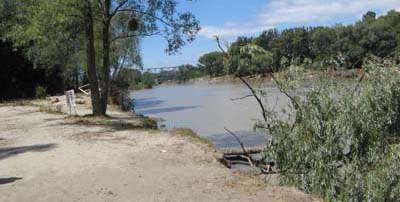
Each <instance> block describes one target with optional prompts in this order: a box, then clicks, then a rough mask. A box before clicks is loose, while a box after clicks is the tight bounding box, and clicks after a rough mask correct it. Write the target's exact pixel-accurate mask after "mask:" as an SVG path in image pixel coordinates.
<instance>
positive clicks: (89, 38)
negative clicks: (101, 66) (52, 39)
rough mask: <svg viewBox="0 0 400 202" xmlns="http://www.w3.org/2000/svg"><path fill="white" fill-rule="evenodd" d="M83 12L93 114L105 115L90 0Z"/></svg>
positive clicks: (86, 2)
mask: <svg viewBox="0 0 400 202" xmlns="http://www.w3.org/2000/svg"><path fill="white" fill-rule="evenodd" d="M82 14H83V16H84V21H85V35H86V57H87V58H86V60H87V74H88V79H89V83H90V90H91V93H90V95H91V98H92V110H93V115H103V114H105V113H103V110H102V106H101V99H100V93H99V84H98V82H97V73H96V50H95V47H94V33H93V13H92V7H91V5H90V1H85V5H84V6H83V8H82Z"/></svg>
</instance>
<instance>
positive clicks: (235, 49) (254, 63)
mask: <svg viewBox="0 0 400 202" xmlns="http://www.w3.org/2000/svg"><path fill="white" fill-rule="evenodd" d="M220 45H222V44H220ZM225 48H226V50H224V51H225V54H224V53H223V52H219V51H214V52H210V53H206V54H204V55H202V56H201V57H200V58H199V59H198V64H197V65H196V66H192V65H182V66H180V70H179V71H162V72H158V73H154V74H153V75H154V78H159V82H161V83H162V82H164V81H166V80H174V81H177V82H185V81H186V80H188V79H191V78H196V77H201V76H211V77H218V76H224V75H232V76H248V75H254V74H261V75H264V74H266V73H268V71H273V72H279V71H281V70H282V69H284V68H286V67H288V66H290V65H295V66H303V67H305V69H307V70H325V69H327V68H332V69H335V70H338V69H353V68H361V67H362V66H363V61H364V59H366V58H369V57H371V56H373V57H379V58H392V60H393V61H395V62H396V63H399V62H400V12H397V11H394V10H392V11H389V12H388V13H387V14H386V15H383V16H380V17H377V16H376V14H375V13H374V12H367V13H366V14H365V15H364V16H363V18H362V20H361V21H358V22H356V23H355V24H352V25H346V26H345V25H335V26H332V27H298V28H290V29H284V30H282V31H278V30H276V29H271V30H266V31H264V32H262V33H261V34H260V35H259V36H257V37H254V38H253V37H239V38H237V40H236V41H235V42H233V43H232V44H230V45H227V47H225Z"/></svg>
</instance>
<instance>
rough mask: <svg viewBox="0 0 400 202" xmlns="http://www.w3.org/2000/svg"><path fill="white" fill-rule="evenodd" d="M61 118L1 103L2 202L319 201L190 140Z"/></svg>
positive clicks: (160, 133)
mask: <svg viewBox="0 0 400 202" xmlns="http://www.w3.org/2000/svg"><path fill="white" fill-rule="evenodd" d="M117 114H118V113H117ZM66 117H67V116H66V115H64V114H51V113H45V112H40V111H38V107H37V106H10V105H0V201H1V202H13V201H15V202H25V201H26V202H28V201H29V202H32V201H35V202H41V201H43V202H63V201H68V202H78V201H82V202H103V201H107V202H114V201H118V202H141V201H151V202H153V201H154V202H157V201H160V202H161V201H163V202H167V201H176V202H181V201H182V202H190V201H207V202H214V201H215V202H217V201H218V202H220V201H263V202H265V201H271V202H273V201H316V200H317V199H315V198H312V197H310V196H308V195H306V194H303V193H301V192H300V191H297V190H295V189H294V188H289V187H280V186H272V185H268V184H266V183H265V182H264V181H263V180H260V179H259V178H256V177H251V176H248V175H244V174H241V173H237V172H235V171H232V170H229V169H226V168H225V167H223V166H222V165H221V164H220V163H218V162H217V160H216V157H217V153H216V152H215V151H214V150H213V149H212V148H210V147H208V146H206V145H203V144H201V143H198V142H194V141H191V140H190V139H189V138H184V137H181V136H178V135H174V134H171V133H168V132H159V131H149V130H147V131H146V130H124V129H116V128H112V127H108V126H103V125H91V126H88V125H83V124H80V125H77V124H73V123H71V122H70V121H69V119H68V118H66Z"/></svg>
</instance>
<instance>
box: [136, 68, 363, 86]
mask: <svg viewBox="0 0 400 202" xmlns="http://www.w3.org/2000/svg"><path fill="white" fill-rule="evenodd" d="M363 72H364V71H363V70H362V69H346V70H334V69H331V70H326V71H318V70H307V73H306V74H307V75H308V77H309V78H313V77H315V76H316V75H320V74H324V75H326V76H329V77H332V78H338V79H345V78H355V77H359V76H361V75H362V74H363ZM243 78H245V79H246V80H248V81H250V82H265V81H270V80H271V77H270V76H268V75H252V76H244V77H243ZM205 83H206V84H221V83H241V81H240V79H239V78H238V77H235V76H233V75H224V76H218V77H210V76H204V77H199V78H193V79H189V80H187V81H184V82H182V81H175V80H171V81H167V82H164V83H162V84H159V85H160V86H163V85H179V84H205ZM138 90H140V89H138Z"/></svg>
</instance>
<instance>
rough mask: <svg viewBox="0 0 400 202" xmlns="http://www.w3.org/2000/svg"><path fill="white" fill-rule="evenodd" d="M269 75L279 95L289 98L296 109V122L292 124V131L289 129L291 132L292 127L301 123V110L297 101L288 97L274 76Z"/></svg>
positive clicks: (290, 96)
mask: <svg viewBox="0 0 400 202" xmlns="http://www.w3.org/2000/svg"><path fill="white" fill-rule="evenodd" d="M270 75H271V78H272V79H273V80H274V82H275V84H276V86H277V87H278V89H279V91H280V92H281V93H283V94H284V95H286V97H288V98H289V100H290V101H291V103H292V104H293V106H294V108H295V109H296V121H295V123H294V124H293V126H292V129H291V130H293V128H294V125H295V124H296V123H300V122H301V117H302V116H303V112H302V109H301V107H300V104H299V103H298V102H297V100H296V99H295V98H294V97H293V96H292V95H290V94H289V93H288V92H287V91H286V90H284V89H283V88H282V84H281V83H280V82H279V80H277V79H276V78H275V76H274V74H273V73H270Z"/></svg>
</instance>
